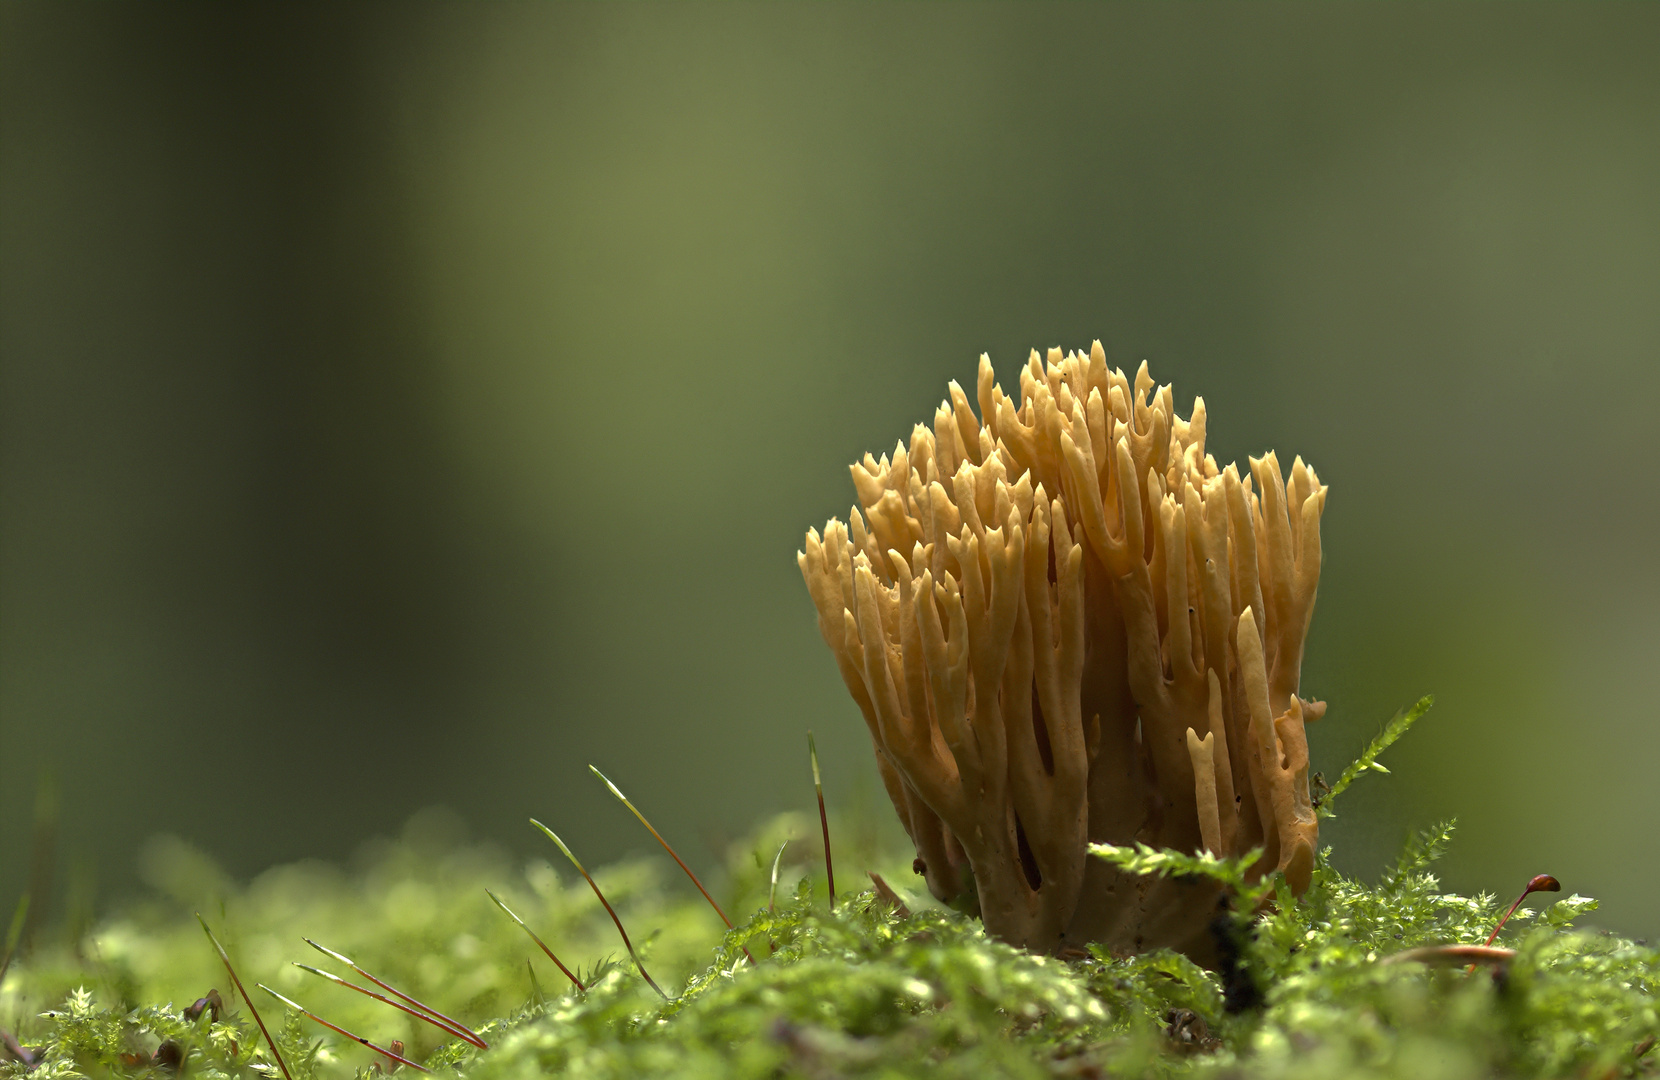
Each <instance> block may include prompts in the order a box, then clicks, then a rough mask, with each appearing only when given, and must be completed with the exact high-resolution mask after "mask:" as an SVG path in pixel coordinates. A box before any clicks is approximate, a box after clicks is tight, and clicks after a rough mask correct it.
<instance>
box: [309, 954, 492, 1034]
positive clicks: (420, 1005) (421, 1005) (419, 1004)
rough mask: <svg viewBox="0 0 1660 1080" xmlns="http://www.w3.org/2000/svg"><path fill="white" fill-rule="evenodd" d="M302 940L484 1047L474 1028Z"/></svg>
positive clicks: (338, 955)
mask: <svg viewBox="0 0 1660 1080" xmlns="http://www.w3.org/2000/svg"><path fill="white" fill-rule="evenodd" d="M300 940H301V941H303V942H305V943H306V944H307V945H310V946H311V947H312V948H313V949H316V950H317V951H318V952H320V953H322V954H323V955H324V956H327V957H329V958H330V959H332V960H338V961H339V962H340V963H342V964H345V965H346V966H347V967H349V968H351V969H352V970H353V971H355V972H357V973H358V974H359V975H361V976H363V977H364V978H365V979H368V980H369V981H370V982H372V983H374V984H375V985H376V986H378V987H380V988H381V989H382V990H385V991H386V992H387V993H388V994H391V995H392V996H393V997H395V998H397V999H398V1000H400V1001H407V1002H409V1004H411V1005H413V1006H415V1007H416V1008H417V1009H420V1010H421V1011H422V1012H424V1013H427V1014H428V1015H430V1016H436V1017H437V1018H438V1019H440V1020H442V1021H443V1022H444V1023H445V1024H447V1025H449V1026H450V1027H453V1028H456V1029H457V1030H459V1031H464V1032H466V1033H467V1034H468V1035H471V1036H472V1038H470V1039H468V1040H467V1041H468V1042H470V1043H473V1044H475V1045H479V1046H482V1045H483V1044H484V1040H483V1039H480V1038H479V1037H478V1033H477V1032H475V1031H474V1030H473V1029H472V1028H470V1027H468V1026H467V1025H466V1024H463V1023H462V1022H461V1021H459V1020H457V1019H455V1018H454V1017H450V1016H445V1015H444V1014H443V1013H441V1012H439V1011H438V1010H437V1009H434V1008H433V1007H432V1006H431V1005H427V1004H424V1003H423V1002H420V1001H416V1000H415V999H414V998H412V997H410V996H409V995H408V994H406V993H404V992H403V991H402V990H399V989H398V988H397V987H395V986H392V985H390V984H388V983H384V982H382V981H380V980H379V979H377V978H375V977H374V976H373V975H371V974H369V973H368V972H367V971H364V970H363V969H362V968H360V967H358V966H357V964H356V962H354V961H353V960H352V958H351V957H349V956H345V955H343V954H341V953H337V952H335V951H334V950H333V949H329V948H324V947H323V946H321V945H319V944H317V943H316V942H315V941H312V940H311V939H310V938H308V937H303V938H301V939H300Z"/></svg>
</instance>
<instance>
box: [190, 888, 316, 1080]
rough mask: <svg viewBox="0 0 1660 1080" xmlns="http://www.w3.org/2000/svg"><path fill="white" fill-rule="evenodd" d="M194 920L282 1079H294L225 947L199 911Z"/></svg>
mask: <svg viewBox="0 0 1660 1080" xmlns="http://www.w3.org/2000/svg"><path fill="white" fill-rule="evenodd" d="M196 921H197V922H199V923H201V924H202V933H204V934H206V935H207V939H208V940H209V941H211V942H212V943H213V951H214V952H216V953H218V954H219V959H220V961H221V962H222V963H223V964H224V965H225V971H226V972H227V973H228V974H229V975H230V977H231V982H233V983H235V984H236V990H237V992H238V993H239V994H241V995H242V1000H243V1001H244V1002H245V1003H246V1004H247V1006H248V1011H249V1012H251V1013H253V1014H254V1023H256V1024H258V1025H259V1033H260V1034H261V1035H263V1036H265V1045H266V1046H269V1047H270V1048H271V1056H272V1057H274V1058H276V1059H277V1068H279V1069H281V1070H282V1075H283V1077H284V1080H294V1076H293V1074H292V1073H290V1072H289V1071H288V1063H287V1062H286V1061H284V1060H283V1059H282V1051H280V1050H278V1049H277V1040H275V1039H273V1038H271V1032H270V1031H269V1030H268V1029H267V1028H266V1027H265V1021H264V1020H262V1019H260V1016H259V1010H258V1009H256V1008H255V1007H254V1001H253V998H250V997H249V996H248V988H247V987H246V986H243V985H242V980H241V979H240V978H238V977H237V974H236V969H235V968H233V967H231V958H230V956H229V954H227V953H226V952H225V947H224V946H223V945H221V944H219V939H218V938H216V937H214V936H213V931H212V930H210V929H208V924H207V920H206V919H204V918H202V913H201V912H200V911H198V912H197V913H196Z"/></svg>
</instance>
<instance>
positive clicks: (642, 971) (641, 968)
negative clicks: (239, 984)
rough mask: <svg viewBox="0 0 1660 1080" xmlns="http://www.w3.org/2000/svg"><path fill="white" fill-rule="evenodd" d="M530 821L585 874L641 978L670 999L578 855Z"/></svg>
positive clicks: (551, 832) (545, 829)
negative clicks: (650, 972)
mask: <svg viewBox="0 0 1660 1080" xmlns="http://www.w3.org/2000/svg"><path fill="white" fill-rule="evenodd" d="M530 823H531V824H532V825H534V826H536V827H537V828H538V829H541V830H542V832H543V833H544V834H545V835H546V836H547V838H548V839H549V840H552V841H553V842H554V844H556V845H557V846H558V848H559V850H560V851H562V852H564V853H565V858H567V859H569V860H571V865H572V866H574V867H576V872H577V873H579V874H581V875H582V876H583V878H584V879H585V880H586V881H587V882H588V887H589V888H590V889H593V890H594V895H595V896H597V897H599V902H600V904H601V905H603V906H604V908H605V913H606V914H607V915H609V916H611V921H612V922H613V923H616V924H617V933H618V934H620V935H622V942H623V948H625V949H627V950H628V955H629V958H630V959H632V960H633V961H634V966H635V968H637V969H638V970H639V972H640V978H642V979H644V980H645V981H646V985H647V986H650V987H651V988H652V989H653V990H655V991H657V993H658V995H659V996H661V997H662V999H663V1000H664V1001H668V1000H669V995H667V994H665V993H663V988H662V987H661V986H658V985H657V983H656V981H655V980H653V979H652V977H651V976H650V975H648V974H646V966H645V965H644V964H642V963H640V956H639V954H638V953H636V952H635V951H634V943H633V942H632V941H629V940H628V931H627V930H624V929H623V924H622V920H621V919H619V918H617V913H616V911H614V910H612V908H611V902H610V901H609V900H607V899H606V898H605V894H604V893H602V892H600V891H599V886H598V885H597V884H595V882H594V879H593V876H592V875H590V874H589V873H588V871H587V870H585V869H583V866H582V864H581V863H580V862H578V861H577V858H576V856H575V855H573V854H571V849H570V848H568V847H566V846H565V841H563V840H561V839H559V837H558V835H557V834H556V833H555V832H554V831H553V830H552V829H550V828H548V827H547V826H546V825H543V824H542V823H541V822H540V821H537V820H536V819H535V818H531V819H530Z"/></svg>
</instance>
